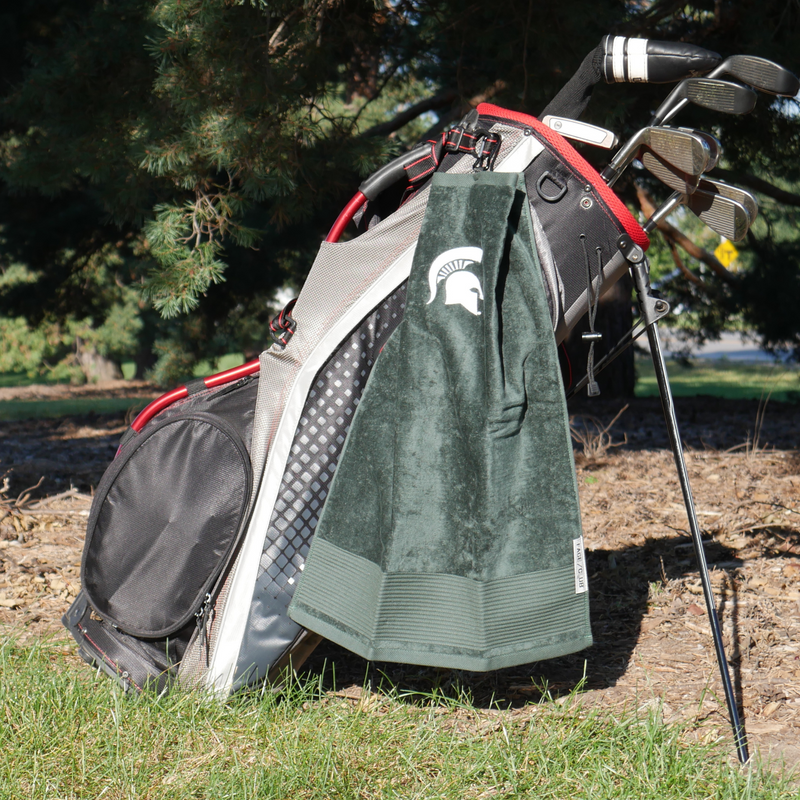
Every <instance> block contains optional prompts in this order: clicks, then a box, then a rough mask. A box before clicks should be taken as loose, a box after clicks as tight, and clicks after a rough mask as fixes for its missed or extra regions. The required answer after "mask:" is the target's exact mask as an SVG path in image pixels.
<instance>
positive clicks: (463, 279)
mask: <svg viewBox="0 0 800 800" xmlns="http://www.w3.org/2000/svg"><path fill="white" fill-rule="evenodd" d="M527 203H528V199H527V196H526V194H525V188H524V181H523V180H521V178H520V176H518V175H516V174H502V173H492V172H478V173H473V174H469V175H450V174H440V175H436V176H435V177H434V179H433V185H432V188H431V195H430V200H429V203H428V207H427V211H426V213H425V220H424V222H423V225H422V231H421V233H420V238H419V242H418V244H417V249H416V254H415V256H414V264H413V267H412V271H411V276H410V278H409V283H408V304H407V308H406V311H405V316H404V319H403V321H402V323H401V324H400V325H399V327H398V328H397V330H396V331H395V333H394V334H393V335H392V337H391V338H390V339H389V341H388V342H387V344H386V347H385V348H384V352H383V353H382V354H381V355H380V357H379V358H378V361H377V363H376V364H375V368H374V370H373V373H372V376H371V377H370V381H369V384H368V385H367V388H366V390H365V392H364V395H363V398H362V400H361V403H360V405H359V407H358V411H357V412H356V414H355V416H354V419H353V424H352V428H351V430H350V433H349V435H348V438H347V442H346V444H345V447H344V449H343V451H342V455H341V458H340V461H339V466H338V468H337V471H336V475H335V478H334V480H333V482H332V485H331V490H330V495H329V496H328V498H327V500H326V503H325V507H324V510H323V513H322V515H321V518H320V521H319V525H318V526H317V530H316V534H315V537H314V541H313V543H312V545H311V549H310V551H309V554H308V559H307V561H306V564H305V570H304V573H303V578H302V580H301V581H300V585H299V586H298V588H297V592H296V594H295V596H294V601H293V602H292V604H291V606H290V608H289V615H290V617H291V618H292V619H293V620H295V622H298V623H299V624H301V625H303V626H305V627H306V628H309V629H311V630H313V631H316V632H317V633H320V634H322V635H323V636H325V637H326V638H328V639H331V640H333V641H335V642H338V643H339V644H341V645H343V646H344V647H347V648H349V649H350V650H352V651H354V652H355V653H358V654H359V655H361V656H363V657H365V658H369V659H375V660H386V661H401V662H405V663H412V664H428V665H431V666H446V667H454V668H460V669H469V670H489V669H497V668H500V667H507V666H512V665H515V664H524V663H528V662H531V661H538V660H540V659H543V658H551V657H554V656H559V655H563V654H564V653H571V652H574V651H576V650H580V649H582V648H584V647H587V646H588V645H590V644H591V643H592V638H591V631H590V628H589V610H588V594H587V584H586V572H585V563H584V558H583V541H582V536H581V523H580V513H579V507H578V493H577V485H576V481H575V472H574V465H573V460H572V447H571V443H570V435H569V427H568V420H567V413H566V404H565V400H564V389H563V386H562V384H561V378H560V373H559V368H558V359H557V354H556V346H555V340H554V337H553V330H552V323H551V319H550V312H549V309H548V305H547V301H546V298H545V293H544V288H543V285H542V278H541V274H540V269H539V262H538V259H537V256H536V250H535V246H534V239H533V231H532V226H531V219H530V213H529V211H528V206H527Z"/></svg>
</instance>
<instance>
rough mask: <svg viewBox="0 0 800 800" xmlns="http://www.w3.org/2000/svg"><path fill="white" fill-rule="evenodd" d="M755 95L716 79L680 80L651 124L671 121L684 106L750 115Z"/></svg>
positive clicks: (740, 87)
mask: <svg viewBox="0 0 800 800" xmlns="http://www.w3.org/2000/svg"><path fill="white" fill-rule="evenodd" d="M757 99H758V95H757V94H756V93H755V92H754V91H753V90H752V89H750V88H748V87H747V86H742V85H741V84H738V83H733V82H732V81H723V80H719V79H717V78H687V79H686V80H683V81H681V82H680V83H679V84H678V85H677V86H676V87H675V88H674V89H673V90H672V91H671V92H670V93H669V94H668V95H667V98H666V100H664V102H663V103H662V104H661V105H660V106H659V107H658V109H657V110H656V112H655V114H653V118H652V119H651V120H650V124H651V125H661V124H663V123H665V122H666V121H667V120H669V119H672V117H674V116H675V114H677V113H678V111H680V109H681V108H683V107H684V106H685V105H686V104H687V103H693V104H694V105H696V106H700V107H702V108H708V109H710V110H712V111H719V112H720V113H723V114H749V113H750V112H751V111H752V110H753V108H754V107H755V104H756V100H757Z"/></svg>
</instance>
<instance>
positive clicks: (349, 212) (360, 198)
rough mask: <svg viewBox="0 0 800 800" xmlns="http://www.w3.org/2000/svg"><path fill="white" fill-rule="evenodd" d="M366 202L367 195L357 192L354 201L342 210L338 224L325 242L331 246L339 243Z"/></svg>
mask: <svg viewBox="0 0 800 800" xmlns="http://www.w3.org/2000/svg"><path fill="white" fill-rule="evenodd" d="M366 202H367V197H366V195H364V194H362V193H361V192H356V194H355V195H354V196H353V199H352V200H351V201H350V202H349V203H348V204H347V205H346V206H345V207H344V208H343V209H342V213H341V214H339V216H338V217H337V218H336V222H334V223H333V227H332V228H331V230H330V233H328V235H327V237H326V238H325V241H326V242H329V243H331V244H335V243H336V242H338V241H339V237H340V236H341V235H342V233H343V232H344V229H345V228H346V227H347V223H348V222H350V220H351V219H353V217H354V216H355V213H356V211H358V209H359V208H361V206H363V205H364V203H366Z"/></svg>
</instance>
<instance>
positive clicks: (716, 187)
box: [697, 178, 758, 225]
mask: <svg viewBox="0 0 800 800" xmlns="http://www.w3.org/2000/svg"><path fill="white" fill-rule="evenodd" d="M697 188H698V189H699V190H702V191H704V192H710V193H712V194H713V193H716V194H721V195H722V196H723V197H727V198H728V199H729V200H734V201H735V202H737V203H739V205H741V206H744V209H745V211H747V213H748V215H749V217H750V224H751V225H752V224H753V222H754V221H755V219H756V217H757V216H758V200H756V198H755V197H754V196H753V195H752V194H750V192H748V191H747V190H746V189H741V188H740V187H738V186H732V185H731V184H729V183H723V182H722V181H716V180H712V179H711V178H701V179H700V182H699V183H698V184H697Z"/></svg>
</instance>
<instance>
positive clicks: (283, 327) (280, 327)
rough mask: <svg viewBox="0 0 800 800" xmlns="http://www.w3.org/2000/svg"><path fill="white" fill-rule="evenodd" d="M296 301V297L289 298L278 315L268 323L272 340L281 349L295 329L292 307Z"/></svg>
mask: <svg viewBox="0 0 800 800" xmlns="http://www.w3.org/2000/svg"><path fill="white" fill-rule="evenodd" d="M296 302H297V298H296V297H295V299H294V300H290V301H289V302H288V303H287V304H286V306H285V307H284V309H283V310H282V311H281V313H280V314H278V316H277V317H275V318H274V319H273V320H272V322H270V324H269V331H270V335H271V336H272V340H273V341H274V342H275V344H276V345H278V347H279V348H280V349H281V350H283V349H284V348H285V347H286V345H287V344H289V339H291V338H292V336H294V332H295V331H296V330H297V321H296V320H295V318H294V317H293V316H292V309H293V308H294V304H295V303H296Z"/></svg>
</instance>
